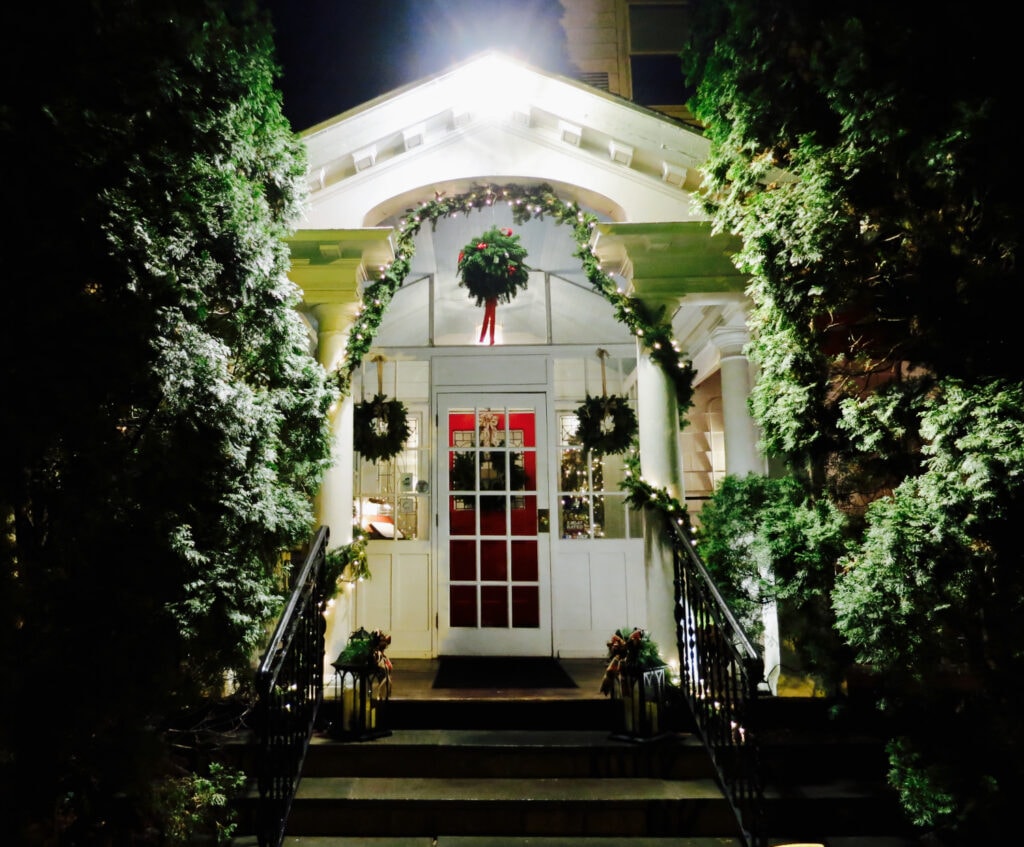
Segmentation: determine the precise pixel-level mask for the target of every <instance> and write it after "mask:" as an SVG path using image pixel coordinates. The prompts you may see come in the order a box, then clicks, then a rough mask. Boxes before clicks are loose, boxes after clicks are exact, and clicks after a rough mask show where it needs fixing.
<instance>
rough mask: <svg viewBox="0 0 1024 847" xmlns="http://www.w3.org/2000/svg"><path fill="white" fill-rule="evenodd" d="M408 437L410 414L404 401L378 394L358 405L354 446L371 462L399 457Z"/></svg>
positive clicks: (356, 407)
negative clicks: (389, 398)
mask: <svg viewBox="0 0 1024 847" xmlns="http://www.w3.org/2000/svg"><path fill="white" fill-rule="evenodd" d="M408 437H409V414H408V412H406V409H405V404H404V403H403V402H402V401H401V400H387V399H385V397H384V395H383V394H377V395H375V396H374V398H373V399H372V400H367V401H363V402H362V403H356V405H355V417H354V421H353V433H352V444H353V446H354V447H355V448H356V450H358V451H359V453H360V454H361V455H362V456H363V458H364V459H369V460H370V461H371V462H377V461H380V460H385V461H386V460H388V459H390V458H391V457H392V456H397V455H398V454H399V453H400V452H401V451H402V447H403V446H404V444H405V442H406V439H407V438H408Z"/></svg>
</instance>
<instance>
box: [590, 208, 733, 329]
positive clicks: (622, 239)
mask: <svg viewBox="0 0 1024 847" xmlns="http://www.w3.org/2000/svg"><path fill="white" fill-rule="evenodd" d="M593 245H594V249H595V250H596V252H597V255H598V256H599V257H600V259H601V263H602V265H603V266H605V267H606V268H613V269H615V270H617V271H618V272H619V273H621V274H622V275H623V276H624V277H626V278H628V279H631V280H632V291H633V293H634V294H635V295H636V296H637V297H639V298H640V299H641V300H643V301H644V302H646V303H648V304H649V305H666V306H669V307H672V310H673V311H674V308H675V307H676V306H679V305H680V304H682V302H683V301H684V298H686V297H687V296H688V295H708V294H715V293H723V292H727V293H736V292H742V291H743V290H744V288H745V285H746V278H745V277H744V276H743V275H742V274H741V273H740V272H739V271H738V270H737V269H736V267H735V265H734V264H733V263H732V259H731V258H730V257H731V256H732V255H733V254H734V253H735V252H736V251H737V250H738V249H739V240H738V239H736V238H733V237H731V236H726V235H712V232H711V224H710V223H708V222H706V221H682V222H671V223H667V222H660V223H601V224H598V227H597V233H596V235H595V237H594V241H593Z"/></svg>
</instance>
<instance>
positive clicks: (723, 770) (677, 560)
mask: <svg viewBox="0 0 1024 847" xmlns="http://www.w3.org/2000/svg"><path fill="white" fill-rule="evenodd" d="M666 523H667V525H668V526H669V527H670V534H671V539H672V549H673V560H674V564H675V584H676V592H675V593H676V607H675V620H676V640H677V642H678V646H679V660H680V687H681V688H682V692H683V696H684V697H685V698H686V700H687V702H688V704H689V706H690V710H691V711H692V712H693V716H694V720H695V721H696V724H697V730H698V732H699V733H700V735H701V738H702V740H703V741H704V746H705V747H706V748H707V750H708V752H709V753H710V755H711V758H712V761H713V762H714V765H715V769H716V771H717V773H718V779H719V782H720V783H721V785H722V788H723V790H724V791H725V794H726V797H727V798H728V800H729V803H730V804H731V806H732V808H733V811H734V812H735V814H736V819H737V820H738V821H739V824H740V829H741V831H742V833H743V839H744V841H745V842H746V844H747V845H748V847H763V845H764V843H765V842H764V834H763V831H762V823H761V821H762V806H763V791H762V781H761V774H760V763H759V755H758V748H757V739H756V735H757V730H756V721H757V713H756V712H757V701H758V696H759V695H758V689H759V687H760V684H761V682H762V681H763V679H764V667H763V664H762V660H761V658H760V657H759V656H758V654H757V651H756V650H755V649H754V647H753V645H752V644H751V643H750V639H749V638H747V636H746V634H745V633H744V632H743V629H742V627H741V626H740V625H739V623H738V622H737V621H736V618H735V617H734V616H733V614H732V612H731V611H730V610H729V607H728V606H727V605H726V603H725V600H724V599H723V598H722V595H721V594H720V593H719V591H718V589H717V588H716V587H715V584H714V581H713V580H712V579H711V576H710V574H709V573H708V571H707V568H706V567H705V566H704V563H703V562H702V561H701V560H700V557H699V556H698V555H697V551H696V550H694V549H693V544H692V543H691V542H690V539H689V538H687V537H686V534H685V533H684V532H683V531H682V530H681V529H680V528H679V527H678V526H677V525H676V524H675V523H673V522H672V521H667V522H666Z"/></svg>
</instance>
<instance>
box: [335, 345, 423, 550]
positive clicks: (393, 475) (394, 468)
mask: <svg viewBox="0 0 1024 847" xmlns="http://www.w3.org/2000/svg"><path fill="white" fill-rule="evenodd" d="M428 379H429V367H428V364H427V363H426V362H404V361H403V362H387V363H385V364H384V380H383V384H384V387H385V392H386V394H387V396H388V399H392V398H397V399H398V400H401V401H402V402H403V403H404V404H405V407H406V411H407V412H408V415H409V438H408V439H407V440H406V442H405V444H404V446H403V449H402V451H401V452H400V453H399V454H398V455H396V456H394V457H393V458H391V459H389V460H387V461H378V462H371V461H369V460H367V459H364V458H363V457H362V456H360V455H359V453H355V454H354V458H355V462H354V479H353V500H354V503H355V520H356V522H357V523H358V525H359V526H360V527H361V528H362V529H363V530H365V531H366V532H367V533H368V534H369V536H370V539H371V540H378V541H380V540H385V541H414V540H421V541H422V540H427V539H428V538H429V537H430V536H429V529H430V521H429V515H430V491H429V483H428V480H429V478H430V474H429V471H430V464H429V460H430V456H429V433H428V431H427V429H426V427H427V421H428V420H429V418H428V413H427V396H426V385H427V384H428ZM364 383H365V390H364ZM376 390H377V376H376V372H375V371H373V372H372V373H371V371H370V370H366V369H364V372H363V373H361V374H360V375H358V377H357V379H356V380H355V381H354V382H353V391H354V396H355V397H357V398H358V397H362V396H364V395H365V396H372V395H373V394H374V393H375V392H376Z"/></svg>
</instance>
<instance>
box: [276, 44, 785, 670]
mask: <svg viewBox="0 0 1024 847" xmlns="http://www.w3.org/2000/svg"><path fill="white" fill-rule="evenodd" d="M495 91H507V92H508V95H507V96H505V97H501V98H499V99H497V100H496V99H495V97H494V94H493V92H495ZM304 141H305V144H306V145H307V149H308V151H309V160H310V188H311V197H310V202H309V206H308V210H307V215H306V219H305V220H303V221H302V222H301V223H300V229H299V231H298V232H297V233H296V235H295V237H294V238H293V239H292V241H291V247H292V270H291V277H292V279H293V280H294V281H295V282H296V283H297V284H298V285H299V286H300V288H301V289H302V292H303V306H302V310H303V314H304V315H305V316H306V318H307V321H308V324H309V326H310V332H311V338H312V339H313V344H314V345H315V348H316V354H317V356H318V358H319V360H320V361H321V363H322V364H323V365H324V366H325V367H327V368H329V369H334V368H337V367H339V365H341V366H344V364H345V355H346V352H345V351H346V345H347V344H348V342H349V335H350V333H352V332H353V331H358V330H354V329H353V328H354V327H356V326H357V318H358V316H359V315H360V310H361V309H362V308H365V307H364V305H363V296H364V293H365V292H366V290H367V288H368V286H369V285H370V284H371V283H372V281H373V280H374V279H376V278H378V277H379V275H380V273H381V269H382V268H386V267H388V266H389V265H391V263H393V262H395V261H396V260H398V261H403V260H408V261H409V270H408V273H407V274H406V275H405V277H404V280H403V282H402V285H401V288H399V289H398V291H397V292H396V293H395V295H394V298H393V299H392V301H391V302H390V304H389V305H388V308H387V310H386V312H385V315H384V318H383V320H382V322H381V324H380V326H379V328H378V329H377V330H376V333H375V334H374V336H373V338H372V341H371V346H370V349H369V352H368V354H367V355H365V356H364V357H363V358H362V360H361V363H360V365H359V367H358V368H356V369H355V371H354V373H353V381H352V390H351V393H350V394H349V395H348V396H347V397H345V398H344V399H343V400H342V401H341V403H340V404H339V406H338V407H337V408H336V409H334V410H333V411H332V427H333V430H334V434H335V448H334V459H335V461H334V467H333V468H332V470H331V471H330V473H329V475H328V477H327V479H326V480H325V483H324V486H323V490H322V492H321V495H320V497H319V500H318V504H317V508H318V517H319V519H320V521H321V522H322V523H324V524H326V525H328V526H329V527H330V531H331V546H332V547H333V546H339V545H342V544H345V543H346V542H348V541H349V540H350V539H351V537H352V527H353V524H355V525H358V526H361V527H362V528H363V529H364V530H365V531H367V532H369V533H370V536H371V541H370V542H369V544H368V551H369V564H370V570H371V573H372V578H371V579H369V580H365V581H362V582H357V583H347V584H345V586H344V589H343V591H342V592H341V593H340V594H339V596H338V597H337V598H335V600H334V601H333V603H332V606H331V609H330V611H329V615H328V617H329V621H328V646H327V654H328V659H332V658H333V657H334V656H336V655H337V653H338V652H340V650H341V648H342V646H344V643H345V641H346V639H347V637H348V635H349V634H350V632H351V631H353V630H354V629H356V628H358V627H360V626H362V627H365V628H366V629H383V630H385V631H386V632H389V633H390V634H391V636H392V645H391V648H390V649H389V652H390V654H391V655H393V656H395V657H417V658H429V657H434V656H439V655H450V654H463V655H465V654H475V655H499V654H504V655H554V656H562V657H590V656H594V657H597V656H602V655H604V653H605V644H606V642H607V640H608V638H609V637H610V635H611V633H612V632H614V630H616V629H618V628H620V627H623V626H642V627H644V628H647V629H648V630H650V631H651V633H652V637H653V638H654V639H655V640H656V641H658V643H659V644H661V645H662V647H663V651H664V652H665V653H666V655H670V654H671V649H670V648H671V645H672V644H673V643H674V640H675V639H674V629H673V623H672V615H671V611H672V582H671V565H670V561H669V557H668V556H667V543H666V541H665V539H664V538H663V537H662V531H661V528H660V527H661V525H660V524H659V523H658V522H657V521H654V520H647V521H645V517H644V514H643V513H642V512H637V511H634V510H633V509H631V508H630V507H629V506H628V504H627V501H626V494H625V492H624V491H623V490H622V489H621V488H620V486H619V482H620V481H621V480H622V478H623V475H624V474H625V473H626V468H625V464H624V460H623V457H622V456H614V455H613V456H605V457H603V458H602V457H594V456H587V455H583V454H581V452H580V450H579V448H578V446H577V445H574V443H573V438H572V436H573V432H574V427H575V416H574V412H575V410H576V409H577V407H579V405H580V404H581V403H582V402H583V401H584V400H585V399H586V398H587V397H588V396H589V397H595V396H601V395H603V394H605V395H618V396H625V397H628V398H629V401H630V404H631V405H632V407H633V408H634V409H635V410H636V412H637V416H638V420H639V441H640V462H641V471H642V474H643V476H644V478H645V480H647V481H648V482H650V483H651V484H652V485H655V486H657V487H658V488H661V489H664V490H666V491H668V492H669V493H671V494H672V495H673V496H674V497H676V498H677V499H678V500H680V501H681V502H684V503H686V505H687V507H688V509H689V510H690V512H691V514H696V513H698V512H699V508H700V504H701V502H702V500H703V498H706V496H707V495H708V494H709V493H710V492H711V491H712V490H713V488H714V485H715V483H716V481H717V480H718V479H719V478H720V477H721V476H722V475H723V474H725V473H727V472H728V473H736V474H745V473H748V472H764V470H765V466H764V460H763V457H762V456H761V454H760V453H759V452H758V449H757V441H758V433H757V431H756V428H755V426H754V424H753V421H752V420H751V419H750V416H749V412H748V411H747V405H746V400H747V396H748V394H749V390H750V386H751V384H752V379H753V377H754V375H753V374H752V372H751V368H750V365H749V363H748V362H747V360H746V358H745V357H744V354H743V349H744V344H745V341H746V325H745V317H746V310H747V302H746V299H745V296H744V293H743V291H744V280H743V279H742V278H741V277H740V276H739V275H738V274H737V272H736V271H735V269H734V267H733V265H732V264H731V262H730V260H729V254H730V252H731V251H732V250H734V249H735V245H734V244H732V243H731V242H730V241H729V240H728V239H725V238H723V237H718V236H714V237H713V236H712V235H711V232H710V226H709V224H708V223H707V221H705V220H703V219H702V217H701V215H700V214H699V213H698V212H697V211H696V209H695V207H694V204H693V203H692V194H693V192H694V191H695V190H696V189H697V187H698V181H699V176H698V174H697V167H698V166H699V165H700V163H701V162H702V161H703V160H704V157H705V156H706V154H707V142H706V141H705V140H704V139H703V138H702V137H701V135H700V134H699V133H698V132H696V131H695V130H693V129H691V128H688V127H687V126H686V125H684V124H683V123H681V122H678V121H675V120H673V119H671V118H668V117H666V116H664V115H662V114H659V113H657V112H654V111H650V110H647V109H644V108H641V107H638V106H636V105H634V104H632V103H630V102H628V101H626V100H624V99H621V98H619V97H617V96H615V95H612V94H608V93H607V92H604V91H601V90H599V89H597V88H593V87H590V86H587V85H585V84H583V83H580V82H577V81H574V80H570V79H567V78H564V77H559V76H556V75H552V74H548V73H544V72H540V71H537V70H535V69H532V68H529V67H526V66H523V65H521V64H518V63H515V62H513V61H511V60H508V59H506V58H504V57H502V56H501V55H498V54H483V55H481V56H479V57H477V58H474V59H472V60H470V61H469V62H466V63H465V64H463V65H460V66H457V67H455V68H454V69H452V70H450V71H448V72H445V73H443V74H440V75H438V76H436V77H433V78H430V79H427V80H424V81H422V82H420V83H416V84H414V85H411V86H408V87H406V88H404V89H401V90H399V91H396V92H393V93H391V94H388V95H385V96H383V97H381V98H378V99H377V100H374V101H372V102H370V103H368V104H365V105H364V106H361V107H359V108H357V109H353V110H351V111H349V112H347V113H345V114H343V115H341V116H339V117H338V118H336V119H334V120H332V121H328V122H326V123H324V124H321V125H319V126H317V127H314V128H313V129H311V130H309V131H308V132H306V133H305V134H304ZM541 185H546V186H550V187H551V190H552V191H553V192H554V193H555V194H556V195H557V197H558V198H559V199H560V200H561V201H563V202H565V203H572V204H575V206H576V207H578V208H580V209H583V210H586V211H587V212H589V213H591V214H593V215H595V216H596V217H597V220H598V223H597V224H596V226H594V227H593V231H592V234H591V237H590V241H589V245H588V249H589V250H591V251H592V253H593V254H594V255H595V256H596V257H597V258H598V260H599V261H600V263H601V268H602V270H603V271H604V272H605V273H606V274H608V275H609V276H610V277H611V278H612V279H613V280H614V281H615V283H616V285H618V286H619V287H620V289H621V290H622V291H625V292H627V293H629V294H630V296H632V297H635V298H637V300H639V301H640V302H641V303H642V304H643V305H644V307H645V308H646V309H647V311H648V312H649V313H650V314H658V313H660V314H662V315H663V316H664V320H666V321H667V320H670V321H671V327H672V332H673V334H674V337H675V338H676V339H677V340H678V342H679V344H680V349H681V350H682V351H683V352H684V354H685V355H686V357H687V358H689V359H690V360H692V362H693V363H694V366H695V369H696V372H697V377H696V381H695V385H696V390H695V395H694V405H693V407H692V409H691V410H690V413H689V415H688V421H687V422H686V423H687V425H686V426H681V425H680V424H681V422H680V421H679V419H678V414H677V411H676V403H675V394H674V389H673V385H672V383H671V381H670V380H669V379H668V378H667V377H666V376H665V374H664V373H663V372H662V371H661V369H660V367H659V366H658V365H657V364H656V363H655V362H654V361H653V360H652V359H651V357H650V355H649V353H650V351H649V350H647V349H646V348H645V346H644V339H643V338H638V337H637V335H636V334H635V333H634V332H633V331H631V330H630V328H629V327H628V326H627V325H626V324H624V323H622V322H620V321H619V320H617V319H616V315H615V314H614V310H613V308H612V307H611V305H610V304H609V303H608V301H607V300H606V299H605V298H604V297H603V296H602V295H601V294H600V293H598V292H596V291H595V290H594V289H593V288H592V286H591V285H590V283H589V282H588V279H587V276H586V273H585V272H584V269H583V267H582V264H581V259H580V257H579V256H578V255H576V253H577V250H578V249H579V245H578V243H577V242H576V240H575V239H574V237H573V232H572V230H571V228H570V227H569V226H566V225H563V224H559V223H557V222H556V221H555V220H553V219H552V218H551V217H550V216H544V217H542V216H540V215H535V216H533V217H532V218H531V219H530V220H528V221H526V222H516V220H515V219H514V216H513V207H512V206H511V205H509V203H508V202H507V201H506V199H505V198H504V197H503V196H502V195H501V191H500V188H501V187H502V186H516V187H526V188H527V189H529V188H533V187H536V186H541ZM482 186H491V187H497V189H498V190H496V191H495V193H494V196H493V197H488V202H486V203H484V204H481V206H480V208H479V209H478V210H477V211H473V212H471V213H469V214H468V215H467V214H458V215H450V216H444V217H441V218H439V219H438V220H437V221H436V225H433V224H426V225H424V226H422V227H421V228H420V231H419V233H418V234H417V235H416V238H415V251H414V253H413V255H412V257H411V258H410V257H406V256H401V255H397V256H396V251H399V248H398V238H397V235H398V233H399V232H400V231H401V229H402V227H404V226H406V225H407V223H408V220H409V218H408V216H409V215H410V214H412V215H415V214H416V210H417V209H418V208H421V207H422V206H423V204H425V203H427V204H429V203H435V204H436V203H438V202H443V200H444V198H446V197H456V196H462V195H465V194H467V193H471V192H473V191H475V190H480V188H481V187H482ZM494 226H497V227H503V228H504V227H507V228H511V229H512V230H513V231H514V232H515V234H516V235H518V236H519V237H520V239H521V243H522V244H523V245H524V246H525V247H526V249H527V251H528V258H527V265H528V267H529V268H530V278H529V284H528V287H527V289H526V290H525V291H522V292H521V293H520V294H519V295H518V296H517V297H516V298H515V299H514V300H513V301H512V302H511V303H507V304H500V305H499V306H498V307H497V312H496V334H495V342H494V344H493V345H492V344H490V343H486V339H485V341H484V343H481V342H480V329H481V320H482V318H483V310H482V309H481V308H479V307H477V306H476V305H475V303H474V302H473V300H472V299H470V297H469V296H468V294H467V292H466V290H465V289H464V288H460V287H459V285H458V279H457V276H456V261H457V258H458V254H459V251H460V250H461V249H462V248H463V246H464V245H466V244H467V243H469V242H470V241H471V240H472V239H473V238H476V237H477V236H479V235H480V234H481V233H482V232H484V231H486V230H487V229H489V228H491V227H494ZM399 252H400V251H399ZM380 393H383V394H384V395H386V396H387V397H388V399H398V400H400V401H402V402H403V403H404V404H405V406H406V408H407V410H408V412H409V420H410V424H411V426H412V432H411V435H410V438H409V439H408V441H407V442H406V445H405V449H404V450H403V451H402V452H401V453H400V454H399V455H398V456H396V457H394V458H393V459H391V460H389V461H386V462H370V461H367V460H366V459H364V458H363V457H361V456H360V455H359V454H358V453H357V452H355V451H354V450H353V448H352V431H353V430H352V427H353V406H354V403H358V402H360V401H361V400H363V399H370V398H372V397H374V396H375V395H377V394H380ZM466 468H470V469H471V470H470V472H469V473H468V475H467V474H466V473H465V472H464V471H465V469H466ZM771 631H772V630H771V628H769V632H771ZM770 639H771V636H769V640H770ZM769 654H770V655H769V656H768V657H767V658H766V664H769V665H770V663H771V662H772V661H775V663H776V664H777V659H774V660H773V658H772V654H771V644H769ZM769 670H770V666H769Z"/></svg>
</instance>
